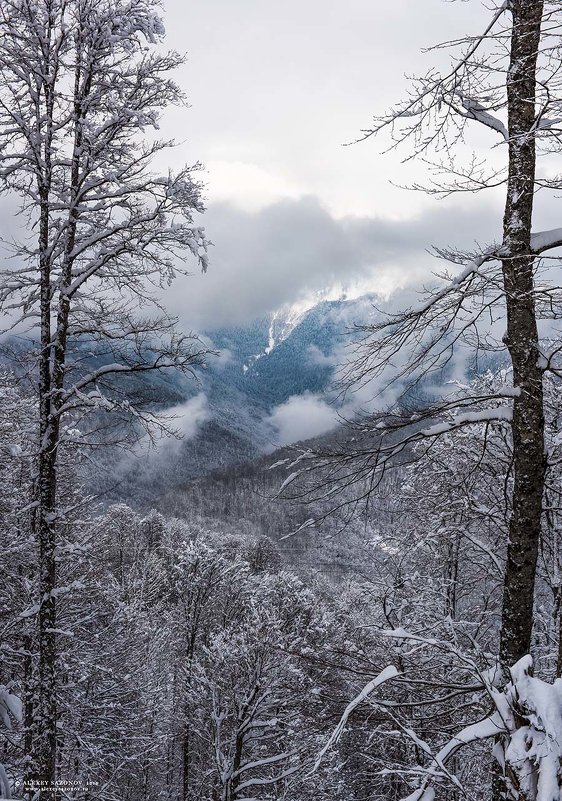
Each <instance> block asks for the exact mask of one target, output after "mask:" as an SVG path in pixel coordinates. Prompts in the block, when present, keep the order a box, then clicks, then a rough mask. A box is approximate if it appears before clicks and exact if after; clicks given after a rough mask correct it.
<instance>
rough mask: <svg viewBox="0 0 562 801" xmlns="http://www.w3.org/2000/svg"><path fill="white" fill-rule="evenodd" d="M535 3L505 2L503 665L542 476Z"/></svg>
mask: <svg viewBox="0 0 562 801" xmlns="http://www.w3.org/2000/svg"><path fill="white" fill-rule="evenodd" d="M543 5H544V3H543V0H513V2H512V4H511V12H512V15H513V27H512V36H511V55H510V66H509V72H508V76H507V93H508V116H509V120H508V122H509V178H508V188H507V201H506V207H505V216H504V241H503V247H504V252H505V256H504V258H503V260H502V268H503V277H504V287H505V294H506V305H507V332H506V335H505V342H506V345H507V347H508V349H509V354H510V357H511V362H512V365H513V382H514V386H515V387H516V388H518V389H519V395H518V396H517V397H516V398H515V401H514V405H513V424H512V429H513V454H514V482H515V483H514V489H513V510H512V515H511V520H510V524H509V543H508V550H507V567H506V574H505V583H504V596H503V607H502V626H501V641H500V658H501V661H502V664H503V665H504V666H509V665H511V664H513V663H514V662H516V661H517V660H518V659H520V658H521V657H522V656H523V655H524V654H526V653H528V651H529V649H530V644H531V630H532V621H533V598H534V587H535V571H536V563H537V555H538V546H539V539H540V529H541V511H542V496H543V488H544V477H545V459H544V413H543V386H542V371H541V369H540V368H539V366H538V355H539V353H538V332H537V320H536V313H535V300H534V294H533V267H534V258H533V256H532V255H531V221H532V211H533V193H534V185H535V156H536V152H535V151H536V145H535V136H534V126H535V86H536V66H537V51H538V46H539V41H540V32H541V20H542V14H543Z"/></svg>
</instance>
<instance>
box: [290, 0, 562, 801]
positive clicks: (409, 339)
mask: <svg viewBox="0 0 562 801" xmlns="http://www.w3.org/2000/svg"><path fill="white" fill-rule="evenodd" d="M494 6H495V7H494V8H493V9H492V11H491V16H490V19H489V22H488V24H487V25H486V28H485V30H484V32H483V33H482V34H480V35H477V36H467V37H466V38H463V39H462V40H456V41H454V42H449V43H446V45H442V46H441V48H443V47H449V48H453V49H454V50H455V56H454V59H453V63H452V66H451V67H450V68H449V69H448V70H447V71H446V72H445V73H444V74H441V73H439V72H438V71H431V72H430V73H429V74H427V75H426V76H424V77H422V78H421V79H419V80H417V81H415V82H414V84H413V88H412V91H411V93H410V96H409V97H408V99H407V100H406V101H405V102H403V103H401V104H400V105H398V106H397V107H396V108H394V109H392V110H391V112H390V113H388V114H386V115H384V116H382V117H379V118H376V119H375V121H374V125H373V126H372V127H371V128H370V129H368V130H366V131H364V134H363V135H364V138H369V137H371V136H374V135H379V134H381V133H382V132H383V131H390V132H391V135H392V136H393V137H394V142H395V144H397V145H401V144H404V143H409V144H410V146H411V147H412V149H413V153H412V155H413V156H416V157H418V158H420V159H424V160H425V161H426V162H429V164H430V167H431V169H432V173H433V175H432V181H431V183H430V185H429V189H428V191H429V192H431V193H434V194H437V195H441V196H448V195H451V194H452V193H455V192H461V191H465V192H471V193H474V192H479V191H482V190H485V189H488V188H492V187H493V188H497V187H498V186H499V185H502V186H504V187H505V193H506V194H505V210H504V216H503V230H502V236H501V241H500V242H499V243H495V244H491V245H490V246H489V247H486V248H484V249H479V250H477V251H476V252H473V253H466V252H460V251H458V250H453V249H447V250H445V249H439V250H437V255H438V256H440V257H441V258H442V259H444V260H446V261H448V262H449V263H451V264H454V265H456V269H457V271H458V270H459V269H460V271H459V272H458V273H457V274H456V275H455V274H451V273H449V272H448V271H445V272H444V273H443V274H441V275H440V276H438V277H439V278H440V279H441V281H440V282H439V284H438V285H437V286H436V287H435V288H433V289H430V290H428V292H427V295H426V297H425V298H423V299H422V301H421V302H420V303H419V304H418V305H416V306H413V307H412V308H409V309H406V310H405V311H403V312H399V313H397V314H392V315H390V316H386V317H383V318H382V319H380V320H379V321H377V322H375V323H373V324H369V325H364V326H358V331H359V333H360V334H361V338H360V340H359V342H358V344H357V349H356V353H355V356H354V357H353V358H352V360H351V363H350V365H349V367H348V369H347V372H346V374H345V376H344V378H345V381H346V382H347V383H348V385H350V386H351V388H357V387H358V386H364V385H369V384H370V383H371V382H373V383H372V384H371V385H372V386H375V387H377V388H378V389H379V390H380V386H381V384H382V387H383V391H382V392H379V397H380V396H383V397H384V390H386V389H389V388H391V389H392V390H393V392H392V393H391V397H392V399H393V400H392V404H391V405H390V406H389V407H387V408H383V410H382V411H381V412H380V413H376V414H374V415H373V418H372V419H371V420H368V419H367V420H365V419H361V420H359V423H358V425H357V430H356V431H355V432H353V433H354V435H355V436H354V437H353V439H352V440H351V441H350V442H348V443H345V444H344V446H343V448H342V447H338V446H337V445H336V446H334V447H333V448H331V449H328V450H326V451H325V452H323V453H321V454H320V458H319V459H317V460H315V461H314V462H311V460H308V462H304V463H303V462H302V461H300V460H298V461H299V469H298V470H297V471H296V473H292V474H291V476H290V478H289V479H288V480H287V483H288V484H289V485H292V483H293V481H295V479H296V474H297V473H302V472H304V473H308V474H310V473H314V472H317V471H320V473H321V476H322V480H321V481H318V478H316V479H315V481H314V482H313V484H315V486H316V489H315V490H313V493H314V495H315V496H316V497H317V498H321V497H324V498H330V497H333V493H334V492H335V491H336V489H337V490H342V488H343V489H344V490H345V492H346V493H347V496H344V497H343V498H342V499H341V501H340V503H341V504H342V505H343V504H346V505H348V506H351V508H352V509H353V510H354V509H356V507H357V504H358V503H359V502H361V501H366V502H367V503H368V501H369V498H370V497H371V496H372V493H373V489H374V487H376V486H377V484H378V483H379V482H380V481H381V479H382V476H383V475H384V474H385V471H386V469H387V467H388V466H389V465H391V464H393V463H394V464H395V463H396V460H397V459H398V458H401V459H402V460H404V459H408V458H411V457H412V455H413V453H414V451H413V450H412V448H411V446H412V445H413V444H415V443H418V445H417V448H416V449H415V453H416V455H417V456H421V457H423V455H424V453H429V451H430V450H431V449H432V446H433V444H434V442H435V440H436V439H437V438H440V437H443V436H444V435H447V434H448V433H450V432H452V431H456V430H457V429H461V428H471V427H472V428H474V427H480V428H484V431H485V436H484V446H486V445H487V432H488V429H489V427H490V426H491V425H492V424H493V425H494V426H495V425H501V426H504V427H505V428H506V430H507V431H508V433H509V439H510V445H511V455H512V458H511V469H510V471H509V475H508V476H507V479H506V486H507V487H508V488H509V494H510V498H509V509H510V519H509V536H508V541H507V560H506V568H505V574H504V585H503V602H502V608H501V625H500V631H499V656H500V661H501V664H502V668H503V677H504V684H505V686H506V690H505V695H503V696H502V698H503V699H504V700H505V701H506V703H507V704H508V705H511V708H512V713H513V720H514V721H515V723H514V724H513V726H512V727H510V725H506V726H505V727H504V726H502V727H501V728H502V730H503V731H504V732H506V736H505V739H504V746H505V747H504V755H506V756H505V759H504V766H505V771H506V781H507V783H506V784H504V788H503V792H509V793H511V796H510V797H514V798H521V799H523V798H525V799H531V798H532V799H535V798H539V797H540V798H543V797H544V798H547V797H548V798H549V799H550V798H551V796H550V795H540V792H539V790H538V789H537V786H534V787H532V786H531V784H530V780H529V779H528V777H527V774H526V771H527V772H528V771H529V770H530V769H531V768H530V767H529V764H530V763H528V762H527V761H526V759H521V760H519V761H518V758H517V757H515V753H514V746H513V745H510V743H511V744H513V743H514V742H515V740H516V739H517V737H528V742H529V743H532V742H534V741H536V740H535V738H538V737H540V735H539V734H538V731H539V730H540V725H539V727H538V729H533V727H534V726H535V723H536V720H539V719H540V717H541V710H540V709H539V708H538V706H537V705H536V704H534V702H533V701H532V700H531V699H530V697H525V700H523V701H516V700H514V699H517V698H522V697H523V695H525V694H526V693H527V692H528V691H529V692H531V691H533V692H534V691H535V690H536V689H537V688H533V687H532V681H533V680H532V678H530V677H531V675H532V669H531V668H532V665H530V664H529V662H528V661H525V660H526V655H527V654H529V653H530V652H531V650H532V648H531V646H532V639H531V634H532V629H533V607H534V599H535V585H536V576H537V558H538V554H539V545H540V540H541V533H542V528H543V525H544V520H543V516H544V493H545V476H546V470H547V467H548V454H545V422H544V397H543V381H544V375H545V373H546V372H548V371H550V372H551V373H552V374H554V375H555V376H558V377H559V376H560V374H561V373H560V360H559V354H560V350H561V347H560V344H559V339H558V338H557V334H556V332H555V327H554V326H553V324H552V322H553V321H554V320H559V319H560V318H561V317H562V308H561V306H560V301H561V288H560V281H559V279H557V277H556V273H555V270H556V268H557V267H558V266H559V262H558V261H557V260H556V258H555V254H554V256H548V257H545V256H544V254H546V253H547V252H549V251H552V250H555V249H556V248H558V247H560V246H561V245H562V228H557V229H554V230H550V231H542V232H536V231H535V232H534V231H533V211H534V208H533V207H534V197H535V194H536V192H537V190H538V189H539V188H541V189H543V190H556V189H558V188H559V187H560V179H559V178H558V177H555V178H553V177H551V175H549V174H548V172H546V171H544V173H543V174H541V173H540V171H539V169H538V166H537V152H538V150H539V147H540V148H541V149H542V150H543V152H544V151H546V152H559V150H560V134H561V132H562V129H561V122H560V120H561V115H560V110H561V107H562V82H561V81H560V77H559V63H560V55H561V39H560V27H561V25H562V14H561V11H560V5H559V3H549V2H545V0H508V2H503V3H499V2H498V3H495V4H494ZM459 50H460V53H459V52H458V51H459ZM475 123H478V124H479V125H481V126H484V127H485V128H486V129H488V131H489V132H490V136H492V137H494V140H495V144H496V145H499V148H498V150H499V152H500V153H502V154H505V159H504V164H503V166H498V164H497V160H495V159H494V158H493V157H492V158H491V160H490V164H489V166H486V164H485V163H484V162H483V161H481V160H479V159H477V158H476V157H474V156H473V157H472V158H469V161H468V165H467V166H463V165H462V161H461V158H460V157H458V156H457V155H456V154H455V149H457V150H459V149H460V150H461V151H462V143H463V141H464V140H465V137H468V135H469V133H470V128H471V126H472V125H473V124H475ZM431 153H433V155H430V154H431ZM435 154H437V155H435ZM415 188H417V189H419V188H420V187H419V186H416V187H415ZM498 228H499V225H498ZM499 325H504V326H505V330H506V333H505V335H504V336H503V337H501V339H500V338H499V337H497V329H498V327H499ZM539 335H540V337H541V338H539ZM490 351H491V352H493V353H494V354H498V353H502V354H503V358H505V360H506V361H507V362H509V364H510V370H509V371H508V373H506V375H505V382H504V383H503V385H501V386H499V387H496V388H495V389H494V391H492V392H489V391H485V389H484V388H483V387H481V388H478V387H475V386H474V385H472V386H469V387H468V388H467V387H461V388H459V387H457V388H456V389H455V391H454V393H453V394H450V395H445V393H443V394H442V396H441V398H440V399H439V400H438V401H435V400H434V399H433V400H432V399H431V395H432V393H427V394H426V397H425V401H424V402H422V403H419V402H418V403H415V402H414V400H413V398H414V397H415V395H416V393H418V395H419V394H421V396H422V398H423V396H424V389H423V388H424V385H426V386H427V384H428V383H433V384H435V382H437V381H443V379H444V378H447V377H448V376H450V372H449V373H448V371H449V369H450V367H451V365H452V363H453V361H454V360H455V359H457V358H460V359H461V360H462V359H465V358H467V356H470V357H471V358H473V359H476V358H478V357H479V355H481V354H483V353H486V352H487V353H489V352H490ZM495 358H497V355H496V356H495ZM376 391H377V390H376V389H374V390H373V394H375V393H376ZM397 394H398V395H399V396H400V397H401V402H400V403H399V404H398V405H397V404H396V402H395V398H396V395H397ZM381 405H382V403H381ZM302 464H305V465H308V466H307V467H304V468H303V467H302ZM290 469H293V467H292V466H291V467H290ZM350 485H355V487H356V492H355V493H354V494H353V495H351V493H350V492H349V486H350ZM295 486H297V487H298V484H295ZM299 492H300V490H297V493H296V494H298V493H299ZM340 497H342V496H340ZM332 506H333V504H332ZM521 660H523V661H521ZM545 692H546V691H545ZM492 693H493V691H492ZM526 704H527V706H528V709H529V715H530V717H529V715H526V713H524V711H523V709H524V707H525V705H526ZM533 715H535V717H533ZM529 720H530V721H531V722H530V723H529ZM494 726H495V728H494ZM519 727H521V728H522V729H523V730H524V731H520V732H519V733H518V728H519ZM489 728H490V731H491V732H494V731H495V732H496V734H497V732H498V727H497V720H496V721H494V722H493V723H492V725H490V727H489ZM547 728H548V727H547ZM533 732H534V733H533ZM475 733H476V734H477V735H478V736H477V737H476V739H478V737H480V736H489V735H487V734H485V733H484V730H483V728H482V727H481V728H480V729H479V730H478V731H476V730H475ZM467 736H468V735H467ZM549 736H551V735H550V732H546V733H545V737H547V738H548V737H549ZM457 748H458V744H457V746H456V747H452V748H450V751H448V752H447V757H448V756H451V755H452V754H453V753H454V752H455V751H456V750H457ZM533 759H534V760H535V761H534V763H533ZM541 759H542V755H541V756H539V755H537V754H534V755H533V757H532V758H531V763H533V764H534V767H533V768H532V769H533V770H535V771H536V773H537V775H540V776H544V777H546V776H547V774H549V771H550V773H552V764H550V763H548V761H546V762H544V763H541ZM554 776H555V777H557V778H556V780H555V782H554V784H553V785H552V787H554V790H553V792H555V794H556V796H554V795H553V796H552V797H553V798H554V797H556V798H558V794H559V792H560V787H562V778H561V777H560V775H559V771H558V769H557V768H556V769H554ZM538 781H539V788H540V784H541V779H539V780H538ZM544 781H547V779H546V778H545V779H544ZM429 784H431V782H429V783H428V785H427V786H424V787H422V788H421V789H420V790H419V792H417V793H416V794H414V795H413V796H412V798H413V799H414V798H415V799H416V801H417V799H421V798H424V799H425V798H429V797H430V794H431V792H433V791H432V790H430V789H429ZM549 787H550V785H549ZM506 788H508V789H506ZM426 791H427V795H426Z"/></svg>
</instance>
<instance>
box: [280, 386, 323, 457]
mask: <svg viewBox="0 0 562 801" xmlns="http://www.w3.org/2000/svg"><path fill="white" fill-rule="evenodd" d="M268 423H269V424H270V425H271V426H273V428H274V430H275V431H276V433H277V437H276V442H275V444H276V445H291V444H292V443H293V442H299V441H301V440H305V439H310V438H311V437H317V436H320V434H325V433H326V432H327V431H330V430H331V429H333V428H335V427H336V425H337V424H338V414H337V412H336V410H335V409H334V408H333V407H332V406H330V405H329V404H328V403H326V401H325V400H323V399H322V398H321V397H320V396H319V395H314V394H312V393H306V394H304V395H293V396H292V397H290V398H289V399H288V400H286V401H285V403H282V404H280V405H279V406H276V407H275V408H274V409H273V411H272V413H271V415H270V417H269V419H268Z"/></svg>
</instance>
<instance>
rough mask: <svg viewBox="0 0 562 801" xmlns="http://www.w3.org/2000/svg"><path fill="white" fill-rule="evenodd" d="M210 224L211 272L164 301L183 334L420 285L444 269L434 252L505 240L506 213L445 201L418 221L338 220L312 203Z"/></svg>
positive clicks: (214, 211) (211, 217)
mask: <svg viewBox="0 0 562 801" xmlns="http://www.w3.org/2000/svg"><path fill="white" fill-rule="evenodd" d="M204 222H205V226H206V229H207V233H208V236H209V237H210V239H212V241H213V242H214V246H213V247H212V248H211V249H210V268H209V272H208V273H207V274H205V275H200V274H198V273H197V274H193V275H191V276H188V277H185V278H184V277H180V278H178V280H177V281H176V283H174V285H173V286H172V288H171V290H170V291H168V292H167V293H166V297H165V302H166V304H167V305H168V306H169V307H170V308H171V310H172V311H174V312H175V313H176V314H178V315H179V317H180V319H181V321H182V325H183V327H184V328H186V329H191V328H195V329H198V330H207V331H212V330H213V329H216V328H218V327H221V326H223V325H232V324H241V323H242V324H243V323H244V322H248V321H250V320H254V319H258V318H260V317H264V316H266V315H268V314H270V313H271V312H272V311H274V310H276V309H278V308H279V307H281V306H283V305H284V304H291V303H296V302H298V301H300V300H302V299H303V298H305V297H308V296H310V295H313V294H314V293H319V292H322V291H323V290H326V288H329V287H331V286H334V285H335V286H341V287H342V290H343V291H346V289H348V288H349V289H353V288H355V289H356V288H357V287H359V289H360V290H361V291H364V292H368V291H371V292H377V293H379V294H381V295H388V294H389V293H391V292H393V291H395V290H396V289H399V288H402V287H405V286H408V285H412V284H414V283H419V282H420V281H423V280H424V279H425V278H427V277H429V276H430V275H431V271H432V270H436V269H439V268H440V267H442V265H441V264H439V263H438V262H436V260H435V259H434V258H433V257H432V256H431V255H430V254H429V253H428V252H427V251H428V248H430V247H431V246H432V245H441V246H445V245H454V246H459V247H464V248H467V249H475V248H476V247H477V245H476V243H477V242H480V243H482V244H483V245H484V244H487V243H489V242H490V241H493V240H495V239H497V238H498V236H499V226H500V223H501V214H500V213H498V214H496V213H495V210H494V212H493V213H491V210H490V207H488V206H485V205H481V206H478V207H475V206H470V207H467V208H463V207H461V206H459V205H456V206H454V205H450V206H448V207H445V206H441V205H439V204H437V203H436V204H435V205H433V206H431V207H430V209H429V210H427V211H425V212H424V213H423V214H421V215H420V216H418V217H416V218H415V219H410V220H404V219H402V220H389V219H383V218H376V217H356V216H349V217H344V218H336V217H334V216H332V215H331V214H330V212H329V211H328V210H327V209H325V208H324V207H323V206H322V205H321V204H320V202H319V201H318V199H317V198H315V197H304V198H300V199H287V200H283V201H280V202H278V203H274V204H272V205H270V206H268V207H267V208H264V209H261V210H259V211H256V212H250V211H244V210H241V209H240V208H237V207H235V206H234V205H232V204H229V203H219V204H214V205H211V206H210V208H209V210H208V212H207V214H206V215H205V220H204ZM356 294H357V293H356Z"/></svg>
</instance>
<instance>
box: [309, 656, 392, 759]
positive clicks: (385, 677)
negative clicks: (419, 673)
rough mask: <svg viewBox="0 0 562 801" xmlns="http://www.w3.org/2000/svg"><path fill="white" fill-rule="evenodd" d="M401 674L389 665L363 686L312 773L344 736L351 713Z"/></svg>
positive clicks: (346, 709)
mask: <svg viewBox="0 0 562 801" xmlns="http://www.w3.org/2000/svg"><path fill="white" fill-rule="evenodd" d="M399 675H400V673H399V672H398V670H397V669H396V668H395V667H394V665H389V666H388V667H385V668H384V670H381V672H380V673H379V675H378V676H375V678H374V679H371V681H369V682H368V683H367V684H366V685H365V686H364V687H363V689H362V690H361V692H360V693H359V695H356V696H355V698H354V699H353V701H350V702H349V704H348V705H347V706H346V708H345V710H344V713H343V715H342V716H341V718H340V721H339V723H338V725H337V726H336V728H335V729H334V731H333V732H332V734H331V735H330V738H329V739H328V742H327V743H326V745H325V746H324V747H323V748H322V750H321V751H320V753H319V754H318V758H317V759H316V762H315V763H314V767H313V768H312V771H311V773H315V772H316V771H317V770H318V768H319V767H320V763H321V762H322V759H323V757H324V755H325V754H326V752H327V751H328V750H329V749H330V748H331V747H332V746H333V745H335V744H336V743H337V742H338V740H339V739H340V737H341V736H342V734H343V732H344V730H345V727H346V724H347V721H348V719H349V716H350V715H351V713H352V712H353V711H354V710H355V709H356V708H357V707H358V706H359V705H360V704H362V703H363V701H365V700H366V699H367V698H368V697H369V696H370V695H371V693H372V692H373V690H374V689H376V688H377V687H379V686H380V685H381V684H384V683H385V682H386V681H390V680H391V679H395V678H396V677H397V676H399Z"/></svg>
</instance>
